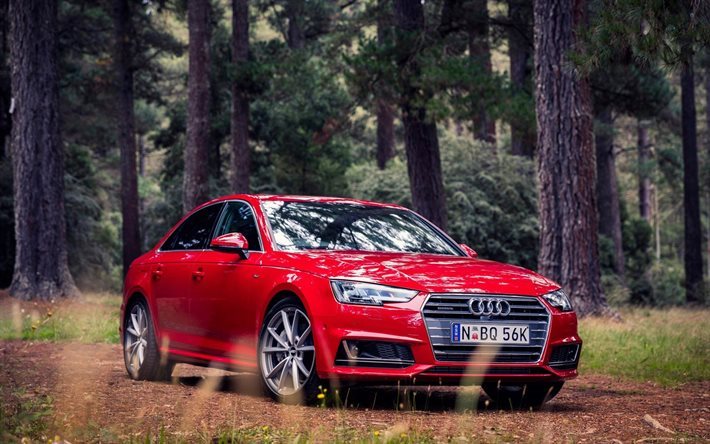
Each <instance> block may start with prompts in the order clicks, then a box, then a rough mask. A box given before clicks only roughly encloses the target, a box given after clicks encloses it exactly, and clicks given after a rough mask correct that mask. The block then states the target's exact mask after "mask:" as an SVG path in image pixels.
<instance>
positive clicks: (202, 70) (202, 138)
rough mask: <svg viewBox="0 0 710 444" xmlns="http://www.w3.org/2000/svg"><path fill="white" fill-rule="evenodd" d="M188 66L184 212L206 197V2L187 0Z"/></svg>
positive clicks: (207, 36)
mask: <svg viewBox="0 0 710 444" xmlns="http://www.w3.org/2000/svg"><path fill="white" fill-rule="evenodd" d="M187 8H188V10H187V19H188V28H189V38H190V47H189V59H190V60H189V67H188V81H187V88H188V97H187V105H188V109H187V145H186V146H185V175H184V180H183V194H182V206H183V211H184V212H188V211H190V210H192V209H193V208H194V207H196V206H197V205H199V204H201V203H203V202H205V201H206V200H208V198H209V181H208V162H209V135H210V0H188V4H187Z"/></svg>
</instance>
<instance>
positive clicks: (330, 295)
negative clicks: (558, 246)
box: [120, 195, 582, 407]
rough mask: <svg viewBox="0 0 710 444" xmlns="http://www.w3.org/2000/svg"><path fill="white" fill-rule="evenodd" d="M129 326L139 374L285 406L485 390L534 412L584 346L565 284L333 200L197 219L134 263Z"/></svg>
mask: <svg viewBox="0 0 710 444" xmlns="http://www.w3.org/2000/svg"><path fill="white" fill-rule="evenodd" d="M121 316H122V322H121V328H120V331H121V338H122V344H123V350H124V359H125V364H126V369H127V371H128V374H129V375H130V377H131V378H134V379H148V380H159V379H166V378H169V377H170V374H171V372H172V369H173V367H174V365H175V364H176V363H189V364H197V365H204V366H213V367H214V366H217V367H222V368H226V369H230V370H236V371H251V372H255V373H257V374H258V375H259V376H260V379H261V381H263V385H264V387H265V389H266V391H267V392H268V393H269V394H270V395H271V396H273V397H274V398H276V399H279V400H281V401H284V402H289V403H293V402H307V401H310V400H312V399H313V398H314V397H315V396H316V395H317V394H318V393H319V387H321V386H323V385H324V384H326V383H328V382H333V381H335V382H337V383H338V384H355V383H361V384H375V383H376V384H383V383H384V384H401V385H408V384H412V385H414V384H432V385H434V384H436V385H439V384H461V383H475V384H477V385H481V386H482V387H483V389H484V390H485V391H486V393H487V394H488V395H489V396H490V397H491V398H492V399H493V400H494V401H499V402H502V403H503V405H505V406H508V405H526V406H532V407H536V406H540V405H541V404H542V403H543V402H545V401H546V400H548V399H550V398H552V397H553V396H555V395H556V394H557V392H558V391H559V390H560V388H561V387H562V384H563V383H564V381H565V380H567V379H570V378H574V377H575V376H577V364H578V360H579V354H580V348H581V345H582V340H581V339H580V337H579V335H578V334H577V318H576V315H575V313H574V311H573V310H572V307H571V305H570V302H569V300H568V298H567V296H566V295H565V293H564V291H563V290H562V289H561V288H560V286H559V285H558V284H556V283H554V282H552V281H550V280H549V279H546V278H545V277H543V276H540V275H538V274H536V273H534V272H532V271H529V270H526V269H524V268H521V267H517V266H513V265H506V264H502V263H499V262H493V261H490V260H484V259H479V258H478V257H477V254H476V252H475V251H474V250H472V249H471V248H469V247H468V246H466V245H458V244H457V243H456V242H454V241H453V240H452V239H451V238H450V237H449V236H448V235H446V234H445V233H444V232H443V231H441V230H440V229H438V228H437V227H436V226H434V225H433V224H432V223H430V222H428V221H427V220H425V219H424V218H422V217H421V216H419V215H417V214H416V213H414V212H412V211H410V210H408V209H406V208H403V207H400V206H396V205H385V204H380V203H373V202H365V201H358V200H351V199H338V198H323V197H317V198H316V197H294V196H256V195H234V196H226V197H222V198H219V199H215V200H213V201H211V202H208V203H206V204H204V205H202V206H200V207H198V208H196V209H195V210H193V211H192V212H191V213H190V214H188V215H187V216H185V217H184V218H183V220H181V221H180V222H179V223H178V224H177V225H175V227H173V228H172V229H171V230H170V231H169V232H168V233H167V234H166V235H165V236H164V237H163V239H161V240H160V241H159V242H158V244H157V245H156V246H155V247H154V248H153V249H152V250H150V251H149V252H147V253H146V254H144V255H143V256H141V257H140V258H138V259H136V260H135V261H134V262H133V264H132V265H131V267H130V269H129V270H128V273H127V276H126V280H125V287H124V296H123V304H122V306H121Z"/></svg>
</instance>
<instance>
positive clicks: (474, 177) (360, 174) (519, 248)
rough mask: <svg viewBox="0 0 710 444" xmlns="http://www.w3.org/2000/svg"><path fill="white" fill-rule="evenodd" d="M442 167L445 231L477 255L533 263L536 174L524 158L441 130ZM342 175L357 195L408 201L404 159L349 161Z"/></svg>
mask: <svg viewBox="0 0 710 444" xmlns="http://www.w3.org/2000/svg"><path fill="white" fill-rule="evenodd" d="M441 147H442V169H443V175H444V186H445V188H446V196H447V209H448V219H449V226H448V230H447V231H448V232H449V233H451V235H452V237H453V238H454V239H455V240H456V241H457V242H462V243H466V244H468V245H470V246H471V247H472V248H474V249H475V250H476V251H478V253H479V254H480V255H481V257H484V258H488V259H494V260H498V261H502V262H510V263H514V264H518V265H522V266H524V267H527V268H531V269H535V268H536V264H537V252H538V221H537V195H536V186H535V174H534V166H533V163H532V161H530V160H529V159H525V158H521V157H517V156H509V155H506V154H500V155H498V156H494V155H493V154H492V147H490V146H489V145H486V144H481V143H478V142H474V141H472V140H470V139H468V138H464V137H455V136H449V135H443V137H442V138H441ZM346 178H347V180H348V184H349V186H350V191H351V192H352V194H353V195H354V196H355V197H357V198H362V199H371V200H375V201H384V202H391V203H397V204H400V205H404V206H407V207H411V197H410V192H409V179H408V176H407V168H406V164H405V162H403V161H402V160H399V159H395V160H393V161H392V162H390V163H389V165H388V166H387V168H386V169H385V170H383V171H380V170H379V169H378V168H377V167H376V166H375V165H373V164H371V163H367V164H359V165H356V166H353V167H351V168H350V169H349V170H348V172H347V174H346Z"/></svg>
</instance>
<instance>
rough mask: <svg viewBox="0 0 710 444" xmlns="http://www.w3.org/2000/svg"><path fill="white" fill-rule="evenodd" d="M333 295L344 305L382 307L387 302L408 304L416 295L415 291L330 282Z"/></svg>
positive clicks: (337, 281) (356, 283)
mask: <svg viewBox="0 0 710 444" xmlns="http://www.w3.org/2000/svg"><path fill="white" fill-rule="evenodd" d="M330 286H331V287H332V288H333V295H335V299H336V300H337V301H338V302H342V303H343V304H360V305H382V304H384V303H386V302H408V301H410V300H411V299H412V298H413V297H414V296H415V295H416V294H417V291H415V290H405V289H403V288H395V287H388V286H386V285H378V284H370V283H367V282H354V281H339V280H332V281H330Z"/></svg>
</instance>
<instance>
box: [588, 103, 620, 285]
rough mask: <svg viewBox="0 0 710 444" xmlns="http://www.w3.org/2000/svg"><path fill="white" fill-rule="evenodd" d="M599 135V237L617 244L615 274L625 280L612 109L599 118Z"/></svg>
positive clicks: (596, 137) (602, 112)
mask: <svg viewBox="0 0 710 444" xmlns="http://www.w3.org/2000/svg"><path fill="white" fill-rule="evenodd" d="M597 122H598V124H599V125H598V128H597V131H596V136H595V144H596V148H597V208H598V210H599V234H602V235H604V236H606V237H608V238H609V239H611V240H612V242H613V243H614V272H615V273H616V275H617V276H619V278H620V279H621V280H622V281H624V247H623V243H622V238H621V213H620V207H619V187H618V184H617V180H616V155H615V154H614V121H613V119H612V116H611V109H609V108H606V109H604V110H601V111H600V112H599V114H598V115H597Z"/></svg>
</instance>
